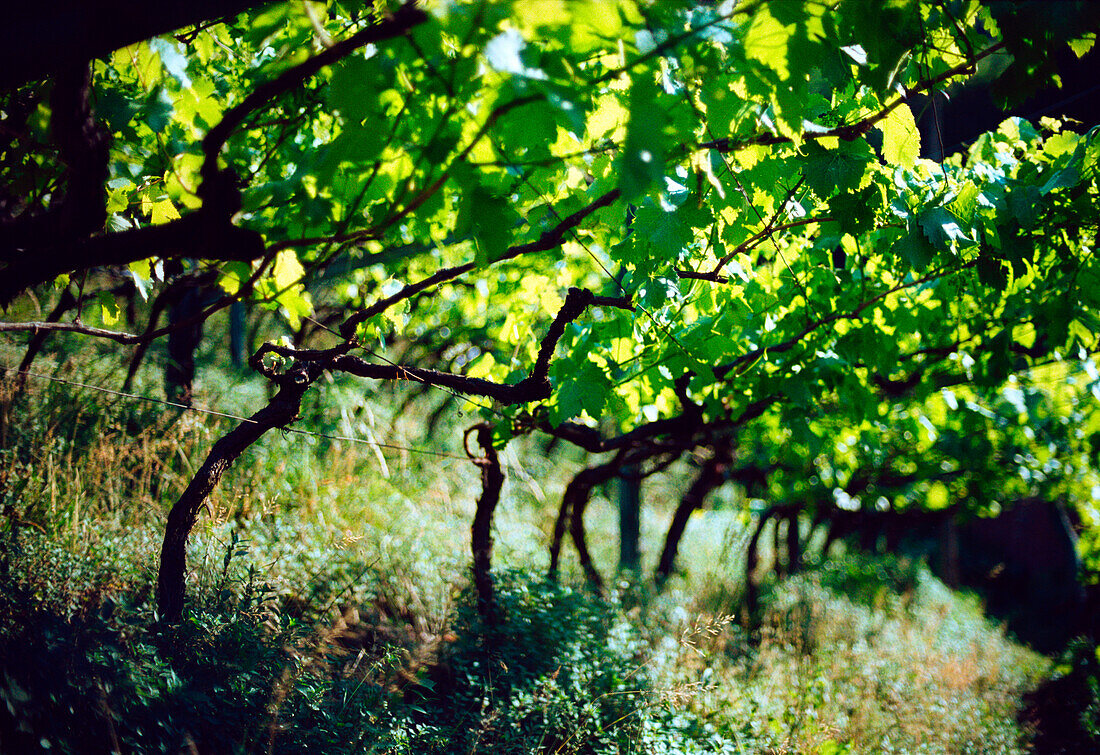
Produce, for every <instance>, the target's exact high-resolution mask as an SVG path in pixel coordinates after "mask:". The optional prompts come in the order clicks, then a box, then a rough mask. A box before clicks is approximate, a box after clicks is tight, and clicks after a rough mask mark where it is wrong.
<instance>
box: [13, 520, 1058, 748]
mask: <svg viewBox="0 0 1100 755" xmlns="http://www.w3.org/2000/svg"><path fill="white" fill-rule="evenodd" d="M234 527H235V525H229V524H227V525H225V531H224V532H222V533H220V534H221V535H222V537H219V538H209V539H208V540H207V541H206V542H207V543H209V544H210V545H209V546H208V547H210V548H211V551H212V552H211V553H209V554H207V557H206V558H202V555H203V554H198V553H194V554H193V555H198V556H200V558H199V559H198V562H199V563H200V564H201V563H206V564H207V566H206V567H203V568H199V569H197V570H196V572H195V574H194V580H193V583H192V585H191V588H192V598H191V602H190V604H189V610H188V613H187V617H186V619H185V621H184V622H182V624H180V625H179V626H164V625H162V624H160V623H159V622H158V621H157V617H156V614H155V609H154V603H153V595H154V572H153V570H152V563H153V561H152V553H151V550H152V549H154V548H155V545H156V543H155V541H153V540H151V539H149V538H141V537H131V538H128V539H122V540H120V541H116V543H115V547H114V549H113V550H112V551H110V552H109V553H108V552H100V553H99V557H98V559H97V558H96V552H97V549H98V548H100V547H102V546H103V543H105V542H106V541H105V540H104V541H99V543H97V545H96V547H95V548H92V549H89V550H88V551H87V552H83V553H74V552H73V551H72V550H71V549H68V548H64V547H61V546H59V545H58V544H57V543H56V542H54V541H51V540H50V539H49V538H47V537H45V536H43V535H42V534H41V533H39V532H37V531H36V530H30V531H23V532H21V533H19V535H18V537H17V538H12V537H11V533H10V532H8V533H6V534H5V536H4V538H3V539H2V541H0V542H2V547H3V551H2V554H3V556H2V561H0V569H2V576H3V583H4V584H3V586H2V587H3V590H2V594H0V595H2V596H0V617H2V618H0V667H2V675H0V749H2V750H3V751H19V752H23V751H26V752H31V751H37V750H39V749H42V750H46V749H49V750H50V751H56V752H106V751H121V752H166V751H173V752H174V751H180V750H184V751H187V750H189V749H190V748H194V749H196V750H197V751H199V752H269V751H270V752H334V753H338V752H387V753H432V752H438V753H459V752H462V753H465V752H493V753H497V752H500V753H513V752H514V753H528V752H561V753H566V752H575V753H580V752H585V753H588V752H592V753H628V752H630V753H635V752H636V753H665V752H669V753H693V752H698V753H711V752H766V753H779V752H820V753H833V752H929V753H932V752H937V753H953V752H989V753H1008V752H1025V751H1026V748H1025V744H1026V741H1027V738H1028V737H1029V736H1030V734H1029V732H1028V731H1027V730H1026V727H1021V725H1020V724H1018V723H1017V717H1018V714H1019V712H1020V709H1021V705H1022V703H1021V700H1022V696H1023V694H1024V693H1025V692H1027V691H1028V690H1030V689H1033V688H1034V687H1035V686H1036V685H1037V684H1038V682H1039V681H1040V679H1041V678H1042V676H1043V674H1044V673H1045V672H1046V670H1047V662H1046V661H1045V659H1042V658H1041V657H1039V656H1036V655H1034V654H1032V653H1030V652H1029V651H1026V650H1024V649H1022V648H1020V647H1018V646H1016V645H1013V644H1012V643H1010V642H1009V641H1008V640H1006V639H1005V638H1004V636H1003V634H1002V633H1001V632H1000V631H999V630H998V629H997V628H996V627H994V626H992V625H990V624H989V623H988V622H987V621H986V620H985V619H983V618H982V616H981V613H980V611H979V610H978V607H977V606H976V605H975V604H974V602H973V601H967V600H961V599H960V598H958V597H957V596H955V595H953V594H952V593H950V592H949V591H948V590H946V589H945V588H944V587H943V586H942V585H941V584H940V583H939V582H937V581H936V580H935V579H934V578H933V577H931V576H930V575H929V574H928V573H927V572H926V571H923V570H920V571H918V572H917V573H916V576H915V577H914V578H913V580H912V582H911V583H907V582H905V581H904V580H903V581H902V582H898V581H896V579H895V578H896V577H897V576H898V574H897V570H896V569H895V568H894V565H892V564H889V563H887V564H886V565H885V566H880V565H878V564H877V563H876V562H874V561H870V562H869V561H866V560H863V559H858V560H854V561H852V562H851V563H850V564H849V566H848V567H845V569H846V571H845V573H846V574H847V575H848V576H847V577H846V579H849V580H850V579H854V578H858V579H860V580H862V581H863V582H866V583H868V584H867V585H865V587H866V589H865V590H864V595H867V596H872V597H870V599H868V600H852V599H850V598H848V597H846V596H845V595H843V594H842V593H839V592H836V591H835V590H834V589H833V587H831V586H830V583H831V582H833V580H834V578H835V576H834V573H832V572H830V571H829V570H823V571H813V572H809V573H807V574H804V575H801V576H799V577H796V578H793V579H790V580H786V581H784V582H782V583H780V584H778V585H776V586H775V587H774V588H773V589H772V590H771V591H770V592H769V593H768V595H767V596H766V599H765V604H764V608H763V610H762V614H761V624H760V626H759V627H758V628H757V629H755V630H753V631H749V630H748V629H746V628H744V627H742V626H741V625H740V623H739V621H740V619H739V618H738V617H737V615H736V609H734V608H733V607H731V606H726V605H724V604H723V603H722V600H721V599H719V598H714V597H711V598H702V599H696V600H691V599H688V598H686V597H684V595H683V594H682V593H679V592H672V593H666V594H661V595H655V594H653V593H652V592H650V591H649V590H648V589H644V588H642V587H639V586H637V585H634V586H627V585H624V586H623V587H624V589H623V590H620V591H617V592H616V593H615V595H614V596H613V597H612V598H611V599H600V598H597V597H595V596H594V595H592V594H591V593H590V591H588V590H586V589H584V588H582V587H579V586H569V585H556V584H551V583H548V582H546V581H545V579H544V578H543V577H542V576H540V575H538V574H537V573H532V572H530V571H527V570H506V571H502V572H498V573H497V575H496V587H497V598H498V601H499V609H500V614H501V616H502V617H503V618H502V620H501V622H500V623H499V624H497V625H493V626H490V625H487V624H486V623H485V622H484V621H483V620H482V618H481V617H480V616H479V614H478V612H477V611H476V607H475V606H476V601H474V600H473V598H472V596H471V595H470V592H469V590H468V589H466V588H465V587H464V586H463V585H464V581H463V580H462V578H461V575H458V576H457V581H455V582H452V583H451V584H450V594H449V598H448V600H447V601H446V604H441V603H431V602H430V601H424V600H420V599H418V598H416V597H415V595H414V594H415V593H416V592H417V590H418V586H417V584H416V582H414V581H412V578H410V577H409V576H408V575H406V576H405V577H404V578H400V577H395V576H394V575H393V574H389V573H387V572H389V571H390V568H389V567H390V564H382V563H380V562H376V563H355V562H353V561H352V560H349V561H347V562H346V563H343V564H336V565H335V566H334V567H333V569H332V572H331V573H326V574H319V575H315V576H314V582H313V584H311V585H308V586H306V588H307V589H299V590H297V591H294V592H288V591H286V590H285V589H283V588H280V587H279V586H278V584H279V580H278V579H277V578H276V579H273V578H274V577H278V575H277V572H278V571H279V569H278V567H277V566H275V567H273V566H272V565H271V562H269V561H266V558H267V556H268V555H269V553H266V552H265V550H264V548H265V546H264V544H263V542H261V541H259V540H257V541H245V540H243V539H241V538H239V537H236V536H234V534H233V533H234V532H236V529H234ZM307 532H308V531H307ZM199 547H207V546H199ZM852 574H856V575H862V576H858V577H852V576H851V575H852ZM351 582H354V585H353V586H350V587H349V583H351ZM879 588H882V589H879ZM899 589H900V590H901V591H899Z"/></svg>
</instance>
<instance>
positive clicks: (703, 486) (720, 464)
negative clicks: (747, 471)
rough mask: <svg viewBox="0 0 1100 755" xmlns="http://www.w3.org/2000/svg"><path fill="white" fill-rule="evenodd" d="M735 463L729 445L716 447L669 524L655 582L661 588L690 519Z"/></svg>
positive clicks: (673, 562)
mask: <svg viewBox="0 0 1100 755" xmlns="http://www.w3.org/2000/svg"><path fill="white" fill-rule="evenodd" d="M732 462H733V452H732V448H731V447H730V445H729V444H728V443H722V444H719V445H717V446H716V447H715V449H714V455H713V456H712V457H711V458H709V459H707V460H706V461H705V462H704V463H703V468H702V469H700V470H699V474H698V475H697V476H696V477H695V481H694V482H692V483H691V487H689V488H688V489H687V491H686V492H685V493H684V496H683V498H681V499H680V505H679V506H677V507H676V512H675V513H674V514H673V515H672V523H671V524H669V527H668V534H667V535H666V536H665V547H664V550H663V551H661V558H660V560H659V561H658V562H657V570H656V574H655V579H656V582H657V584H658V585H660V584H663V583H664V582H665V580H667V579H668V578H669V576H670V575H671V574H672V569H673V566H674V565H675V562H676V552H677V551H678V550H679V548H680V539H681V538H682V537H683V536H684V530H685V529H686V528H687V523H688V519H690V518H691V515H692V513H693V512H695V511H696V510H698V509H700V508H702V506H703V504H704V503H705V502H706V499H707V496H708V495H710V493H711V491H713V490H714V489H715V488H717V487H719V486H720V485H721V484H722V483H723V482H725V481H726V472H727V470H728V469H729V467H730V464H731V463H732Z"/></svg>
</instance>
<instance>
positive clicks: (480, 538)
mask: <svg viewBox="0 0 1100 755" xmlns="http://www.w3.org/2000/svg"><path fill="white" fill-rule="evenodd" d="M475 431H476V433H477V442H478V445H479V446H481V450H482V451H483V452H484V454H485V455H484V456H482V457H480V458H475V459H474V460H473V461H474V464H476V465H477V466H478V467H479V468H480V469H481V497H480V498H479V499H478V501H477V511H476V513H475V514H474V522H473V524H472V525H471V527H470V546H471V548H472V549H473V556H474V564H473V570H474V589H475V590H476V591H477V608H478V612H479V613H480V614H481V618H482V620H483V621H484V622H485V624H486V625H487V626H490V627H492V626H495V625H496V624H497V623H498V621H499V619H500V616H499V612H498V610H497V604H496V597H495V595H494V593H493V575H492V571H491V568H492V555H493V534H492V526H493V512H494V511H495V510H496V507H497V504H498V503H499V502H500V490H501V487H502V486H503V485H504V471H503V470H502V469H501V466H500V457H499V456H498V455H497V450H496V448H494V447H493V429H492V427H490V426H489V425H477V426H476V427H472V428H470V430H468V431H467V437H468V436H469V435H470V433H473V432H475Z"/></svg>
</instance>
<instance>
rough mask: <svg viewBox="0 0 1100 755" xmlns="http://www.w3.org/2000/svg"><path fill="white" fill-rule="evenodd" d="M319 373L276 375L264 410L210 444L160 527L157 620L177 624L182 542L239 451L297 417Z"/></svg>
mask: <svg viewBox="0 0 1100 755" xmlns="http://www.w3.org/2000/svg"><path fill="white" fill-rule="evenodd" d="M319 374H320V368H318V367H317V366H315V365H296V366H295V367H294V368H293V369H292V370H291V371H290V372H288V373H287V374H285V375H283V376H281V378H280V386H281V387H280V390H279V392H278V393H277V394H276V395H275V397H274V398H272V399H271V401H270V402H269V403H268V405H267V406H265V407H264V408H263V409H260V410H259V411H258V412H256V413H255V414H253V415H252V416H251V417H250V418H249V419H247V420H244V421H242V422H241V423H240V424H239V425H237V426H236V427H235V428H233V429H232V430H230V431H229V433H228V434H226V435H224V436H223V437H222V438H221V439H220V440H219V441H218V442H217V443H215V444H214V447H213V448H212V449H211V450H210V455H209V456H207V457H206V461H205V462H204V463H203V465H202V467H201V468H200V469H199V471H198V472H197V473H196V474H195V476H194V478H193V479H192V480H191V483H190V484H189V485H188V486H187V489H186V490H185V491H183V495H181V496H180V498H179V500H178V501H176V503H175V505H174V506H173V507H172V511H171V512H170V513H169V514H168V522H167V524H166V525H165V528H164V543H163V544H162V545H161V550H160V573H159V576H158V580H157V598H158V605H159V608H160V615H161V618H162V620H164V621H167V622H171V623H177V622H179V621H180V619H182V618H183V604H184V597H185V594H186V570H187V539H188V537H189V536H190V535H191V530H192V528H193V527H194V526H195V522H196V520H197V519H198V515H199V511H200V510H201V509H202V507H203V504H204V503H206V498H207V496H209V495H210V493H211V492H212V491H213V490H214V488H215V487H217V485H218V483H219V482H220V481H221V478H222V475H224V474H225V472H226V470H228V469H229V467H230V466H232V464H233V462H234V461H236V460H237V458H238V457H239V456H240V455H241V454H242V453H244V451H245V449H247V448H248V447H249V446H251V445H252V444H253V443H255V442H256V441H257V440H259V439H260V437H261V436H262V435H263V434H264V433H266V432H267V431H268V430H270V429H272V428H276V427H285V426H286V425H288V424H289V423H290V422H292V421H293V420H294V418H295V417H297V416H298V410H299V408H300V407H301V403H302V396H303V395H304V394H305V392H306V390H307V389H308V388H309V386H310V385H311V384H312V383H313V381H314V380H316V379H317V376H318V375H319Z"/></svg>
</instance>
